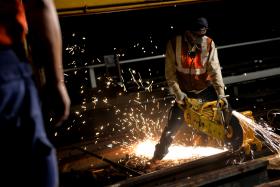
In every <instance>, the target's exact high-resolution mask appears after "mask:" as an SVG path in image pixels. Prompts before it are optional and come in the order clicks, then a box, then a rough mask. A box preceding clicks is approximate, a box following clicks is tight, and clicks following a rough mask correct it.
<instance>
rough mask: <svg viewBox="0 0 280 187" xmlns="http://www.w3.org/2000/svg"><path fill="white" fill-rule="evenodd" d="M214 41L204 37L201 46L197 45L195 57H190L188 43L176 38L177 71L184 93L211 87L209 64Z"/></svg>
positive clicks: (178, 37)
mask: <svg viewBox="0 0 280 187" xmlns="http://www.w3.org/2000/svg"><path fill="white" fill-rule="evenodd" d="M211 42H212V39H211V38H209V37H207V36H203V37H202V41H201V44H200V45H197V46H196V47H195V48H196V49H195V50H193V51H194V52H195V55H194V56H191V55H190V51H192V49H189V46H188V44H187V42H185V41H183V40H182V36H177V37H176V47H175V56H176V70H177V79H178V83H179V86H180V88H181V90H182V91H184V92H188V91H200V90H203V89H205V88H207V87H208V86H209V85H210V77H209V76H208V73H207V63H208V60H209V54H210V50H211Z"/></svg>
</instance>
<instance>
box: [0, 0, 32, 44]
mask: <svg viewBox="0 0 280 187" xmlns="http://www.w3.org/2000/svg"><path fill="white" fill-rule="evenodd" d="M27 30H28V29H27V21H26V17H25V11H24V5H23V3H22V0H0V45H1V46H12V45H14V44H16V45H17V44H18V43H23V41H24V39H25V36H26V34H27Z"/></svg>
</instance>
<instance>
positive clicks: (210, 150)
mask: <svg viewBox="0 0 280 187" xmlns="http://www.w3.org/2000/svg"><path fill="white" fill-rule="evenodd" d="M156 143H157V142H155V141H152V140H145V141H143V142H140V143H139V144H138V145H136V147H135V151H134V152H135V154H136V156H140V157H147V158H149V159H151V158H152V157H153V154H154V151H155V145H156ZM224 151H226V149H218V148H215V147H192V146H183V145H171V146H170V147H169V153H168V154H167V155H166V156H165V157H164V158H163V160H179V159H191V158H192V159H193V158H200V157H205V156H210V155H215V154H218V153H221V152H224Z"/></svg>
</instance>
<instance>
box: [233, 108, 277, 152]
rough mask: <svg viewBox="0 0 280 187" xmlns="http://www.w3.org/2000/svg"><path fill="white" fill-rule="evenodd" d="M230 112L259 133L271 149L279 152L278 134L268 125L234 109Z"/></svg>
mask: <svg viewBox="0 0 280 187" xmlns="http://www.w3.org/2000/svg"><path fill="white" fill-rule="evenodd" d="M232 114H233V115H234V116H236V117H237V118H238V119H239V120H241V121H242V122H244V124H246V125H247V126H248V127H250V128H251V129H252V130H253V131H254V132H255V134H257V135H259V136H260V137H261V138H262V139H263V140H264V141H265V142H264V143H265V144H266V145H267V147H268V148H269V149H270V150H271V151H273V152H277V153H278V154H279V153H280V144H279V142H280V136H279V135H278V134H276V133H274V132H272V129H271V128H270V127H269V126H264V125H261V124H258V123H256V122H255V121H254V120H252V119H251V118H248V117H246V116H244V115H243V114H241V113H239V112H236V111H233V112H232Z"/></svg>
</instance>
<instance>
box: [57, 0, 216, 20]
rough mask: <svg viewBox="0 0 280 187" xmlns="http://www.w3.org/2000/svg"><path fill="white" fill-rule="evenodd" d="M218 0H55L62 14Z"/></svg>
mask: <svg viewBox="0 0 280 187" xmlns="http://www.w3.org/2000/svg"><path fill="white" fill-rule="evenodd" d="M212 1H218V0H102V1H100V0H83V1H69V0H54V2H55V5H56V8H57V11H58V14H59V15H60V16H77V15H85V14H101V13H110V12H122V11H130V10H140V9H148V8H157V7H164V6H176V5H184V4H192V3H203V2H212Z"/></svg>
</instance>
